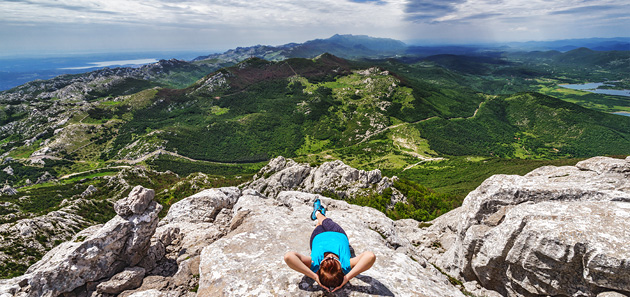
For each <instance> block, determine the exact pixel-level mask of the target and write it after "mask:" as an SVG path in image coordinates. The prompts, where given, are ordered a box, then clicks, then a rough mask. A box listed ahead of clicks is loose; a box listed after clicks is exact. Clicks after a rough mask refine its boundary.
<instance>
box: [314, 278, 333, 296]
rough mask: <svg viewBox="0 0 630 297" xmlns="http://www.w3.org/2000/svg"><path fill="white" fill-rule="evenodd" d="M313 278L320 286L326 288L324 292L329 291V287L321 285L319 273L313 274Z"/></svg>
mask: <svg viewBox="0 0 630 297" xmlns="http://www.w3.org/2000/svg"><path fill="white" fill-rule="evenodd" d="M314 279H315V281H316V282H317V284H318V285H319V286H320V287H322V288H324V290H326V292H330V289H329V288H328V287H326V286H324V285H322V283H320V282H319V275H317V274H315V278H314Z"/></svg>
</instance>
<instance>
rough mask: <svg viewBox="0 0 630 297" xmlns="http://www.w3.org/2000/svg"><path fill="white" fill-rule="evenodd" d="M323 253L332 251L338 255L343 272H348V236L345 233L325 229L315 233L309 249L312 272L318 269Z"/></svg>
mask: <svg viewBox="0 0 630 297" xmlns="http://www.w3.org/2000/svg"><path fill="white" fill-rule="evenodd" d="M324 253H333V254H335V255H337V256H339V262H341V270H342V271H343V273H344V274H348V272H350V269H351V267H350V242H348V237H347V236H346V235H345V234H343V233H339V232H332V231H327V232H322V233H320V234H317V235H315V238H313V247H312V249H311V261H312V262H311V270H312V271H313V272H317V271H318V270H319V263H321V262H322V260H324Z"/></svg>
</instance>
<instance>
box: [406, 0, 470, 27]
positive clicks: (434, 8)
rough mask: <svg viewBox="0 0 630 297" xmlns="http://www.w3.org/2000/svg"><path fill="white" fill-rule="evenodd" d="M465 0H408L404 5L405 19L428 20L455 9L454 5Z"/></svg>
mask: <svg viewBox="0 0 630 297" xmlns="http://www.w3.org/2000/svg"><path fill="white" fill-rule="evenodd" d="M464 2H466V0H447V1H440V0H410V1H409V2H407V6H406V7H405V13H406V14H407V16H406V19H407V20H409V21H414V22H430V21H433V20H435V19H437V18H440V17H443V16H445V15H447V14H449V13H452V12H454V11H456V8H455V5H457V4H461V3H464Z"/></svg>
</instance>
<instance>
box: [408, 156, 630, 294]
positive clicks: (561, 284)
mask: <svg viewBox="0 0 630 297" xmlns="http://www.w3.org/2000/svg"><path fill="white" fill-rule="evenodd" d="M629 168H630V160H629V159H626V160H621V159H613V158H605V157H597V158H591V159H588V160H585V161H582V162H580V163H578V164H577V166H565V167H553V166H546V167H541V168H539V169H536V170H534V171H532V172H530V173H529V174H527V175H525V176H508V175H495V176H493V177H490V178H489V179H487V180H486V181H484V182H483V183H482V184H481V185H480V186H479V187H478V188H477V189H476V190H474V191H473V192H471V193H470V194H469V195H468V196H467V197H466V199H465V200H464V203H463V205H462V206H461V208H460V209H458V210H456V211H452V212H449V213H447V214H445V215H444V216H442V217H440V218H438V219H437V220H436V221H441V222H445V221H447V222H450V223H446V224H444V223H438V224H434V225H432V226H431V227H428V228H425V229H426V230H423V231H420V233H422V234H424V235H425V236H428V237H430V238H433V239H437V241H438V242H440V243H442V242H443V241H440V238H438V237H437V236H436V233H439V232H441V230H454V232H453V233H454V235H455V241H454V242H453V243H448V244H447V245H448V246H447V248H446V251H445V252H443V253H438V254H430V253H429V255H428V257H432V258H434V259H435V260H436V264H437V265H438V266H440V267H442V268H444V269H446V270H447V271H448V272H449V273H450V274H452V275H456V276H459V277H462V278H464V279H465V280H467V281H478V282H479V284H481V285H482V286H483V287H485V288H488V289H491V290H495V291H497V292H499V293H501V294H502V295H503V296H540V295H562V296H595V295H596V294H597V292H601V291H607V290H608V291H612V290H614V291H621V292H630V274H629V273H627V272H628V271H629V269H630V266H629V264H628V261H627V259H630V233H629V232H628V231H627V230H630V203H628V202H630V178H629V177H630V170H628V169H629ZM451 238H452V237H451ZM422 245H423V247H421V248H419V249H420V250H423V251H425V252H426V251H427V250H428V249H429V246H428V244H427V243H422ZM423 254H424V253H423Z"/></svg>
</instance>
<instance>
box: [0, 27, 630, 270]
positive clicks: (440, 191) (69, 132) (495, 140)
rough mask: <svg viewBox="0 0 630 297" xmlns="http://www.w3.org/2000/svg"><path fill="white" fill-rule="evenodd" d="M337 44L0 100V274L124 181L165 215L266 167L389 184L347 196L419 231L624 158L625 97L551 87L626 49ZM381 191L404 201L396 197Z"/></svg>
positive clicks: (608, 66) (44, 87) (169, 63)
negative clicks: (520, 190) (362, 173)
mask: <svg viewBox="0 0 630 297" xmlns="http://www.w3.org/2000/svg"><path fill="white" fill-rule="evenodd" d="M342 37H343V36H337V37H334V38H332V39H331V40H328V41H326V40H324V41H321V40H319V41H313V42H310V43H308V42H307V43H305V44H300V45H294V46H293V47H281V48H280V49H277V48H266V47H260V46H259V47H255V48H250V49H247V48H239V49H236V50H233V51H228V52H226V53H223V54H217V55H211V56H207V57H199V58H197V59H194V60H193V61H191V62H186V61H179V60H161V61H159V62H157V63H154V64H150V65H145V66H142V67H139V68H113V69H103V70H96V71H92V72H88V73H84V74H70V75H62V76H58V77H56V78H53V79H50V80H45V81H33V82H29V83H26V84H24V85H21V86H18V87H16V88H13V89H10V90H7V91H4V92H2V93H0V105H1V107H0V156H1V158H2V161H1V162H2V166H0V167H1V168H0V169H1V170H2V171H0V180H2V181H4V188H3V189H2V190H1V191H2V195H0V203H1V204H2V205H3V206H2V208H1V209H0V223H2V228H0V236H3V244H2V246H0V252H1V253H0V263H2V264H0V277H11V276H16V275H19V274H21V273H23V271H24V270H25V269H26V268H27V266H28V264H32V263H34V261H36V260H38V259H39V258H40V257H41V255H42V253H43V252H44V251H46V250H49V249H50V248H52V247H54V246H55V245H58V244H59V243H60V242H62V241H65V240H68V239H70V238H71V237H72V236H73V235H74V234H75V233H76V232H78V231H79V230H81V229H82V228H85V227H87V226H90V225H94V224H97V223H103V222H106V221H107V220H109V219H110V218H111V217H113V216H114V214H115V213H114V212H113V202H114V201H115V200H117V199H118V198H120V197H124V196H126V195H127V194H128V193H129V192H130V191H131V188H132V187H133V186H135V185H142V186H144V187H147V188H152V189H154V190H155V192H156V198H155V199H156V201H158V202H159V203H160V204H162V205H163V206H164V209H163V210H162V212H160V216H164V215H165V214H166V213H167V211H168V208H169V206H170V205H171V204H173V203H176V202H177V201H179V200H181V199H183V198H185V197H187V196H189V195H192V194H194V193H196V192H198V191H200V190H202V189H205V188H210V187H222V186H237V185H240V184H243V183H245V182H248V181H250V180H251V178H252V177H253V176H254V175H255V174H257V173H259V171H260V170H261V169H262V168H263V167H264V166H265V165H266V164H267V163H268V161H269V160H271V159H272V158H275V157H278V156H284V157H290V158H293V159H294V160H296V161H297V162H301V163H304V164H309V165H310V166H313V167H315V166H318V165H321V164H323V163H325V162H327V161H333V160H341V161H343V162H344V163H345V164H347V165H350V166H352V167H354V168H358V169H362V170H374V169H379V170H380V171H381V172H382V173H383V175H384V176H388V177H392V176H397V177H398V178H400V181H399V182H398V183H394V184H393V185H392V186H391V187H390V188H388V189H390V190H389V191H390V192H386V193H385V194H383V193H371V194H366V195H365V196H358V197H354V198H353V199H351V200H349V201H350V202H351V203H354V204H359V205H369V206H372V207H374V208H376V209H379V210H381V211H382V212H384V213H386V214H387V215H388V216H389V217H390V218H393V219H403V218H413V219H416V220H419V221H428V220H432V219H434V218H436V217H438V216H440V215H441V214H444V213H446V212H448V211H449V210H451V209H453V208H455V207H458V206H460V205H461V203H462V201H463V199H464V197H465V196H466V195H467V194H468V193H469V192H470V191H472V190H473V189H475V188H476V187H477V186H479V185H480V184H481V182H482V181H483V180H485V179H486V178H488V177H490V176H491V175H494V174H518V175H523V174H525V173H527V172H530V171H532V170H533V169H535V168H538V167H542V166H545V165H555V166H569V165H575V164H576V163H577V162H579V161H581V160H584V159H586V158H589V157H592V156H598V155H608V156H616V157H619V158H625V156H627V155H628V154H630V149H629V148H630V117H626V116H621V115H616V114H612V113H623V112H626V113H627V112H630V98H629V97H623V96H615V95H607V94H595V93H590V92H584V91H579V90H572V89H568V88H563V87H562V85H563V84H578V83H586V82H592V81H617V82H618V84H617V85H616V86H619V87H623V86H625V85H627V84H628V81H630V77H629V76H628V72H627V71H624V69H625V70H627V69H628V67H630V64H629V63H630V52H628V51H611V52H598V51H592V50H588V49H575V50H572V51H568V52H565V53H561V52H557V51H550V52H527V53H514V52H510V53H496V52H492V53H488V54H484V55H481V54H472V55H453V54H438V55H431V56H415V55H408V56H402V57H399V58H392V55H397V54H398V51H399V50H401V47H402V45H401V44H400V43H398V42H392V41H391V40H379V39H375V40H371V39H368V40H366V39H362V38H357V39H352V38H349V37H347V36H346V37H343V38H342ZM344 38H345V39H344ZM340 40H341V41H340ZM343 42H346V43H343ZM331 44H332V45H331ZM356 44H364V48H360V50H356V48H355V47H354V46H355V45H356ZM328 52H329V53H328ZM603 53H606V54H603ZM258 56H260V57H258ZM263 58H264V59H263ZM588 61H597V63H591V62H588ZM392 189H395V190H396V191H400V192H403V193H404V194H405V196H407V197H416V198H414V199H412V201H411V202H392V200H391V197H387V195H386V194H387V193H389V195H390V196H391V195H392V194H391V193H392V192H391V191H393V190H392ZM321 194H322V195H326V196H329V197H332V198H338V199H341V198H342V197H341V196H340V193H337V192H335V191H327V192H322V193H321ZM414 201H415V203H414ZM56 211H61V212H63V213H67V214H70V216H72V218H71V219H69V221H67V222H65V223H64V226H67V227H64V228H61V229H62V230H63V231H59V228H55V227H54V226H47V225H38V224H35V223H33V224H35V225H37V227H33V228H32V229H29V230H31V231H29V233H28V235H25V236H24V235H22V236H17V235H16V234H18V233H16V232H18V231H16V229H15V228H16V227H15V226H17V225H16V224H22V223H24V222H26V221H25V220H31V221H36V220H37V218H38V217H40V216H45V215H49V214H51V213H54V212H56ZM75 216H76V217H75ZM29 222H30V221H29ZM60 224H61V223H60ZM16 246H20V247H23V250H24V251H23V252H16Z"/></svg>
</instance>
